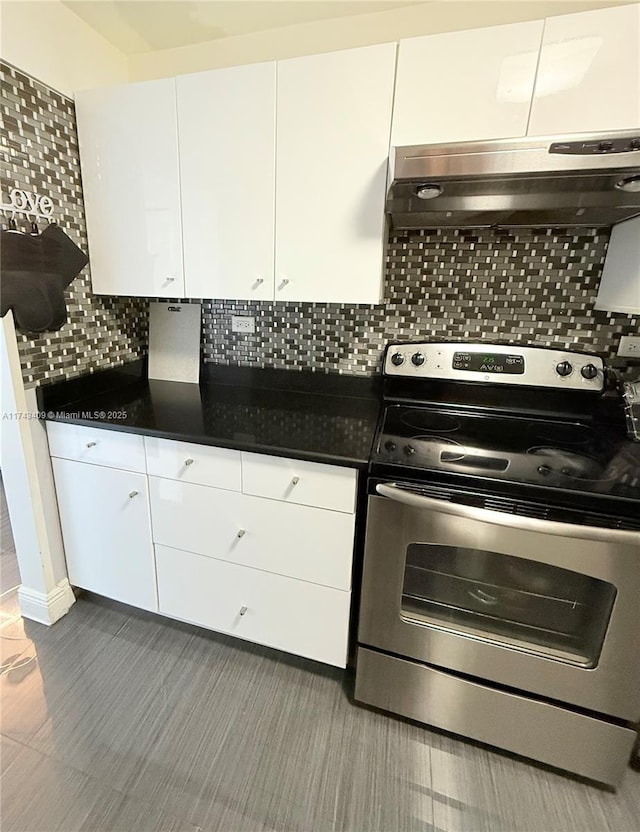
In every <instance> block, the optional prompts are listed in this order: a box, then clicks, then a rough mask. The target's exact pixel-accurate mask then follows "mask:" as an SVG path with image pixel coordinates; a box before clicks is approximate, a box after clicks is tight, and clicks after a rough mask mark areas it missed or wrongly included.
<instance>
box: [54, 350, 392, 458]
mask: <svg viewBox="0 0 640 832" xmlns="http://www.w3.org/2000/svg"><path fill="white" fill-rule="evenodd" d="M38 405H39V409H40V411H41V412H45V413H46V417H45V418H47V419H49V420H52V421H61V422H69V423H72V424H79V425H91V426H93V427H101V428H106V429H109V430H119V431H125V432H128V433H141V434H147V435H149V436H159V437H162V438H165V439H177V440H181V441H184V442H195V443H199V444H204V445H216V446H219V447H222V448H235V449H237V450H242V451H255V452H258V453H267V454H272V455H275V456H285V457H293V458H296V459H306V460H310V461H312V462H325V463H329V464H333V465H345V466H349V467H357V468H365V467H366V466H367V464H368V461H369V453H370V450H371V444H372V441H373V437H374V433H375V429H376V424H377V420H378V415H379V410H380V393H379V380H378V379H377V378H362V377H357V376H341V375H335V374H324V373H312V372H300V371H293V370H292V371H288V370H268V369H265V370H261V369H251V368H230V367H216V366H212V365H204V366H203V370H202V374H201V381H200V384H186V383H181V382H174V381H154V380H150V379H148V378H147V377H146V365H145V362H143V361H136V362H132V363H131V364H127V365H124V366H123V367H121V368H117V369H114V370H104V371H101V372H97V373H93V374H91V375H86V376H80V377H79V378H76V379H71V380H69V381H63V382H58V383H55V384H50V385H46V386H42V387H40V388H39V389H38Z"/></svg>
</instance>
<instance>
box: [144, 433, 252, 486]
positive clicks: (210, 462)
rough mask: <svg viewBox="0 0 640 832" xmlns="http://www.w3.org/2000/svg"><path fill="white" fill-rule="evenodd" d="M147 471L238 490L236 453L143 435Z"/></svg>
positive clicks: (238, 454) (157, 474) (237, 460)
mask: <svg viewBox="0 0 640 832" xmlns="http://www.w3.org/2000/svg"><path fill="white" fill-rule="evenodd" d="M144 444H145V448H146V453H147V472H148V473H149V474H152V475H155V476H157V477H168V478H169V479H172V480H181V481H183V482H192V483H199V484H200V485H211V486H213V487H214V488H228V489H230V490H231V491H240V488H241V484H242V475H241V468H240V452H239V451H230V450H228V449H227V448H214V447H212V446H211V445H193V444H191V443H189V442H176V441H174V440H173V439H156V438H155V437H152V436H145V440H144Z"/></svg>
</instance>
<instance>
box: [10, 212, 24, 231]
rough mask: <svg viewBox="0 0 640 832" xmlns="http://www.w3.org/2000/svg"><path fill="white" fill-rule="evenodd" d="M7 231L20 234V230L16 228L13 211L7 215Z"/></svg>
mask: <svg viewBox="0 0 640 832" xmlns="http://www.w3.org/2000/svg"><path fill="white" fill-rule="evenodd" d="M7 231H10V232H11V233H12V234H20V233H21V232H20V231H19V230H18V224H17V223H16V215H15V211H14V213H13V214H12V215H11V216H10V217H9V220H8V222H7Z"/></svg>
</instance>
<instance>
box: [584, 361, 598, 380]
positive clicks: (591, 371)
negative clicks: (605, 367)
mask: <svg viewBox="0 0 640 832" xmlns="http://www.w3.org/2000/svg"><path fill="white" fill-rule="evenodd" d="M580 374H581V375H582V377H583V378H595V377H596V376H597V375H598V368H597V367H596V365H595V364H585V365H584V367H583V368H582V369H581V370H580Z"/></svg>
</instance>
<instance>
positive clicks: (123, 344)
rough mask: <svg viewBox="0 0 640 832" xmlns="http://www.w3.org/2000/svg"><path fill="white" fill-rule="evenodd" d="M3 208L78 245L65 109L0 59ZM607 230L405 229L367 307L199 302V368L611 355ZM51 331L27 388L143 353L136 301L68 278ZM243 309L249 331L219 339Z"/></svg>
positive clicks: (71, 135) (341, 367)
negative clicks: (518, 351)
mask: <svg viewBox="0 0 640 832" xmlns="http://www.w3.org/2000/svg"><path fill="white" fill-rule="evenodd" d="M0 81H1V82H2V89H3V101H2V113H1V117H2V150H3V155H4V157H5V165H4V170H3V173H2V195H3V201H4V200H5V199H6V198H7V195H8V190H9V189H10V188H13V187H19V188H24V189H26V190H32V191H37V192H38V193H41V194H43V195H44V194H46V195H48V196H50V197H51V198H52V199H53V200H54V205H55V208H54V215H55V219H56V221H57V222H58V224H59V225H60V226H61V227H62V228H63V229H64V230H65V231H66V232H67V233H68V234H69V235H70V236H71V237H72V238H73V239H74V240H75V241H76V242H77V243H78V244H79V245H80V247H81V248H83V249H84V250H86V247H87V238H86V228H85V219H84V209H83V203H82V192H81V182H80V167H79V158H78V145H77V138H76V130H75V113H74V107H73V101H71V100H70V99H68V98H65V97H64V96H62V95H60V94H59V93H57V92H55V91H53V90H51V89H49V88H47V87H46V86H44V85H42V84H41V83H39V82H38V81H35V80H34V79H32V78H30V77H28V76H27V75H24V74H23V73H21V72H19V71H18V70H16V69H14V68H12V67H10V66H8V65H6V64H0ZM608 241H609V231H608V230H607V229H582V230H575V229H573V230H570V231H558V230H557V229H552V230H550V229H542V230H518V231H514V232H512V233H506V232H503V231H500V232H498V231H491V230H471V231H470V230H460V231H457V230H450V229H449V230H443V231H410V232H400V233H395V234H392V236H391V238H390V240H389V246H388V253H387V263H386V274H385V293H384V300H383V303H381V304H378V305H375V306H350V305H345V304H317V303H288V304H285V303H267V302H245V301H221V300H207V299H205V300H200V302H201V303H202V304H203V322H202V323H203V327H202V329H203V337H202V354H203V359H204V361H206V362H212V363H216V364H226V365H243V366H254V367H279V368H290V369H297V370H302V369H312V370H316V371H320V372H339V373H347V374H358V375H371V374H373V373H375V372H376V371H377V369H378V367H379V365H380V355H381V352H382V349H383V347H384V345H385V343H386V342H387V341H389V340H402V339H418V338H448V339H461V340H465V339H470V340H471V339H473V340H491V341H499V342H513V341H517V342H519V343H523V342H527V343H530V344H539V345H542V346H560V347H563V348H569V347H577V348H585V349H590V350H594V351H596V352H600V353H603V354H604V355H605V356H608V357H613V355H614V354H615V351H616V348H617V344H618V342H619V339H620V336H621V335H627V334H635V333H637V332H638V329H639V326H640V318H638V317H631V316H628V315H620V314H615V313H609V312H598V311H596V310H594V308H593V306H594V302H595V298H596V294H597V289H598V283H599V280H600V274H601V271H602V264H603V262H604V257H605V254H606V249H607V244H608ZM67 299H68V309H69V321H68V323H67V324H66V325H65V326H64V327H63V329H62V330H60V331H59V332H53V333H45V334H43V335H38V336H37V337H33V338H30V337H28V336H27V335H20V336H19V349H20V355H21V360H22V365H23V375H24V380H25V382H26V383H27V384H40V383H43V382H44V383H47V382H50V381H55V380H59V379H62V378H70V377H73V376H76V375H80V374H82V373H86V372H92V371H94V370H96V369H102V368H106V367H112V366H117V365H119V364H122V363H124V362H126V361H130V360H133V359H135V358H138V357H140V356H142V355H144V354H145V353H146V351H147V344H148V308H147V303H146V301H145V300H144V299H139V298H106V297H101V296H96V295H93V294H92V292H91V282H90V274H89V268H86V269H85V270H84V271H83V272H82V273H81V274H80V275H79V277H77V278H76V280H75V281H74V282H73V283H72V285H71V287H70V289H69V291H68V294H67ZM243 314H245V315H253V316H255V318H256V332H255V334H254V335H244V334H237V333H232V332H231V316H232V315H243Z"/></svg>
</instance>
